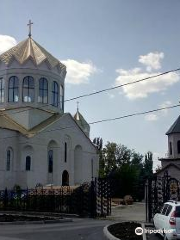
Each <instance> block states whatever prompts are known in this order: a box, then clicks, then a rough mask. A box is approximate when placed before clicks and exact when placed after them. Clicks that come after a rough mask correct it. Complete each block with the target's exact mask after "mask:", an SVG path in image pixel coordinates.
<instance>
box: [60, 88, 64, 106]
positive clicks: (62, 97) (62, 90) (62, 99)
mask: <svg viewBox="0 0 180 240" xmlns="http://www.w3.org/2000/svg"><path fill="white" fill-rule="evenodd" d="M60 109H61V110H64V88H63V86H62V85H60Z"/></svg>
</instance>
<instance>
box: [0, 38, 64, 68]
mask: <svg viewBox="0 0 180 240" xmlns="http://www.w3.org/2000/svg"><path fill="white" fill-rule="evenodd" d="M14 58H15V59H16V60H17V61H18V62H19V63H20V64H23V63H24V62H26V60H27V59H29V58H31V59H32V60H33V61H34V63H35V64H36V65H40V64H41V63H42V62H44V61H47V62H48V63H49V65H50V66H51V68H54V67H56V66H59V67H60V69H66V66H65V65H64V64H62V63H61V62H60V61H59V60H58V59H56V58H55V57H53V56H52V55H51V54H50V53H49V52H47V51H46V50H45V49H44V48H43V47H42V46H40V45H39V44H38V43H37V42H36V41H34V40H33V39H32V38H31V37H29V38H27V39H26V40H24V41H22V42H20V43H19V44H17V45H16V46H15V47H13V48H11V49H9V50H8V51H6V52H4V53H3V54H1V55H0V61H2V62H4V63H5V64H6V65H9V64H10V63H11V61H12V60H13V59H14Z"/></svg>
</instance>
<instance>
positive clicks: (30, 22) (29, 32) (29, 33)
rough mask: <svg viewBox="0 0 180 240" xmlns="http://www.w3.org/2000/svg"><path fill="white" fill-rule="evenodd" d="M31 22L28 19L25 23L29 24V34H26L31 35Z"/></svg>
mask: <svg viewBox="0 0 180 240" xmlns="http://www.w3.org/2000/svg"><path fill="white" fill-rule="evenodd" d="M32 24H33V22H31V20H29V23H28V24H27V26H29V34H28V36H29V37H31V25H32Z"/></svg>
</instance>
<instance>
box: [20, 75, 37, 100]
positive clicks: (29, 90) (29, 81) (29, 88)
mask: <svg viewBox="0 0 180 240" xmlns="http://www.w3.org/2000/svg"><path fill="white" fill-rule="evenodd" d="M26 80H27V83H26V84H25V81H26ZM31 85H32V86H31ZM25 90H27V93H28V94H27V95H25V93H24V92H25ZM31 93H33V94H32V95H31ZM25 97H28V99H30V101H29V100H28V101H25ZM34 99H35V84H34V78H33V77H31V76H26V77H24V78H23V84H22V101H23V102H25V103H32V102H34Z"/></svg>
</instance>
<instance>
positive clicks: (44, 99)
mask: <svg viewBox="0 0 180 240" xmlns="http://www.w3.org/2000/svg"><path fill="white" fill-rule="evenodd" d="M41 82H42V85H41ZM40 93H42V96H41V94H40ZM38 102H39V103H48V80H47V79H46V78H45V77H41V78H40V79H39V95H38Z"/></svg>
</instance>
